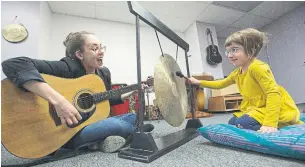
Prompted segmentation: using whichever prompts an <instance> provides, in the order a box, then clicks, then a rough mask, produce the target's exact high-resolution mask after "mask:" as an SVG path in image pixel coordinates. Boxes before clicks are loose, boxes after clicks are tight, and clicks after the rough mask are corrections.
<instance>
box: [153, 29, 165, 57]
mask: <svg viewBox="0 0 305 167" xmlns="http://www.w3.org/2000/svg"><path fill="white" fill-rule="evenodd" d="M155 32H156V36H157V38H158V43H159V46H160V49H161V53H162V56H163V57H164V54H163V51H162V47H161V43H160V40H159V36H158V33H157V30H156V29H155Z"/></svg>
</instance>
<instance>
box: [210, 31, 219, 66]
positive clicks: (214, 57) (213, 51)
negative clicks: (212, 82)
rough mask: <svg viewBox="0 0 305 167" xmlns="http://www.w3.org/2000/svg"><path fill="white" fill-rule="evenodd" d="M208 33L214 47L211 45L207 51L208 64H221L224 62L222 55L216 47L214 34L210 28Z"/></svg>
mask: <svg viewBox="0 0 305 167" xmlns="http://www.w3.org/2000/svg"><path fill="white" fill-rule="evenodd" d="M206 32H207V35H210V38H211V42H212V45H209V46H208V47H207V48H206V50H207V57H206V59H207V62H208V64H210V65H216V64H219V63H221V62H222V57H221V55H220V53H219V51H218V47H217V46H216V45H214V42H213V37H212V32H211V30H210V29H209V28H207V30H206Z"/></svg>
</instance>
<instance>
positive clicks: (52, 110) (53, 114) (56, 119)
mask: <svg viewBox="0 0 305 167" xmlns="http://www.w3.org/2000/svg"><path fill="white" fill-rule="evenodd" d="M49 113H50V116H51V118H52V119H53V121H54V123H55V126H59V125H61V121H60V118H59V117H58V115H57V113H56V110H55V107H54V106H53V105H52V104H50V103H49Z"/></svg>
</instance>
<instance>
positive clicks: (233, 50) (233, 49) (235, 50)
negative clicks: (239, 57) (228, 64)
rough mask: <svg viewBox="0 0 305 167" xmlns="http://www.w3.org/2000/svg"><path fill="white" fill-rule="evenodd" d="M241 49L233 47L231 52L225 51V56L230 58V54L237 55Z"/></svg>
mask: <svg viewBox="0 0 305 167" xmlns="http://www.w3.org/2000/svg"><path fill="white" fill-rule="evenodd" d="M240 49H241V48H239V47H233V48H232V49H231V50H229V51H227V50H226V51H225V55H226V56H229V54H230V53H231V54H235V53H237V51H238V50H240Z"/></svg>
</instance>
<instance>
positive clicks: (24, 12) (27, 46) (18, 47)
mask: <svg viewBox="0 0 305 167" xmlns="http://www.w3.org/2000/svg"><path fill="white" fill-rule="evenodd" d="M1 5H2V6H1V7H2V8H1V29H3V28H4V26H6V25H7V24H11V23H13V21H14V19H15V16H17V19H16V21H15V23H22V24H23V25H24V26H25V28H26V29H27V30H28V37H27V39H25V40H24V41H22V42H20V43H10V42H8V41H6V40H5V39H4V38H3V36H2V35H1V61H3V60H6V59H8V58H12V57H19V56H27V57H31V58H38V57H39V56H38V48H39V35H40V34H39V30H40V21H39V15H40V2H17V1H15V2H9V1H3V2H1ZM4 78H6V76H5V75H4V74H3V72H2V67H1V80H2V79H4Z"/></svg>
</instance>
